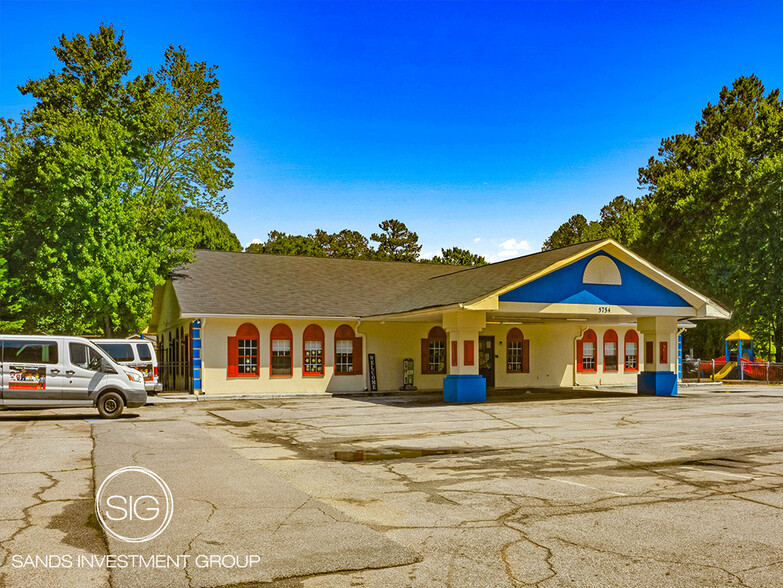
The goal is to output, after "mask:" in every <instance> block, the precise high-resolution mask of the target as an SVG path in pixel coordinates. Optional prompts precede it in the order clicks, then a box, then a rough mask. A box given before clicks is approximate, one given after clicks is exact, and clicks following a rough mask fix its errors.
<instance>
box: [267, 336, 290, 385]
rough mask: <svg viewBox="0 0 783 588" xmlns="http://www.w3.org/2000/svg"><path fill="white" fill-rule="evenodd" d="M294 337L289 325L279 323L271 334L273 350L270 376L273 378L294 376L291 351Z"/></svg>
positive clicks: (271, 347) (270, 339) (271, 348)
mask: <svg viewBox="0 0 783 588" xmlns="http://www.w3.org/2000/svg"><path fill="white" fill-rule="evenodd" d="M293 339H294V336H293V334H292V333H291V329H290V328H289V326H288V325H286V324H283V323H278V324H276V325H275V326H274V327H272V332H271V333H270V334H269V341H270V346H269V349H270V350H271V355H270V362H269V374H270V375H272V376H290V375H292V374H293V361H292V358H291V349H292V348H293Z"/></svg>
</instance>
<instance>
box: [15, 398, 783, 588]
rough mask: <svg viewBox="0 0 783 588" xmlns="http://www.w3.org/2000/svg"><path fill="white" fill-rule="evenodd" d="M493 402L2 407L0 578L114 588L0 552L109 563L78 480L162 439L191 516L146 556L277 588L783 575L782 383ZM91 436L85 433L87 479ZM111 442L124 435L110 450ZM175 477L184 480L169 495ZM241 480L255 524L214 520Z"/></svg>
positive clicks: (183, 581) (724, 581) (729, 581)
mask: <svg viewBox="0 0 783 588" xmlns="http://www.w3.org/2000/svg"><path fill="white" fill-rule="evenodd" d="M727 391H730V393H727ZM492 400H493V401H492V402H489V403H486V404H474V405H447V404H445V403H442V402H440V401H439V400H438V397H437V396H436V395H428V394H419V395H416V396H405V397H403V396H375V397H351V398H337V397H333V398H328V397H327V398H312V397H309V398H301V399H296V398H286V399H279V400H278V399H274V400H269V399H264V400H244V401H199V402H189V403H169V404H160V405H154V406H146V407H143V408H141V409H136V410H133V411H130V412H131V414H130V415H129V417H128V418H126V419H121V420H120V421H114V422H112V423H110V424H106V423H103V422H101V423H93V424H91V423H89V422H86V420H85V419H90V420H93V419H94V418H95V415H94V414H93V413H92V412H90V411H78V410H68V411H58V412H54V411H13V412H12V411H3V412H0V452H2V457H3V458H2V460H0V558H2V561H3V565H2V566H0V586H30V585H39V584H44V583H50V582H54V583H57V584H58V585H79V586H84V585H97V586H101V585H109V584H110V583H112V585H126V584H132V582H130V581H124V580H123V579H122V578H121V577H120V576H121V575H118V574H116V573H115V574H113V575H112V576H110V575H109V574H108V572H107V571H106V570H101V569H93V570H90V569H87V570H58V569H48V570H46V569H35V570H31V569H15V568H13V567H12V566H11V565H10V563H9V561H10V556H11V554H19V553H36V552H38V553H42V552H44V553H58V554H64V553H74V554H75V553H87V554H93V553H94V554H105V553H108V552H112V553H113V552H116V550H118V549H120V547H119V546H117V545H114V544H113V543H112V541H107V540H106V539H105V537H104V534H103V533H102V531H101V530H100V528H99V527H98V526H97V525H96V523H95V520H94V516H92V509H93V505H94V503H93V494H94V480H100V479H101V476H103V475H104V469H106V471H107V472H108V471H110V470H109V469H107V468H109V465H110V464H109V463H107V464H106V465H102V463H101V460H104V459H107V460H108V461H109V462H111V465H112V467H113V464H114V462H116V463H117V467H119V466H120V465H132V463H140V464H141V465H144V463H145V460H149V459H151V457H150V456H151V455H157V456H158V457H157V458H156V459H158V463H156V467H158V468H159V469H160V468H163V469H165V468H167V467H169V466H166V465H165V461H166V460H165V456H166V455H167V454H169V453H170V452H171V451H174V450H172V449H171V447H174V445H176V442H177V441H183V442H182V443H180V444H181V445H183V446H184V447H185V449H177V450H176V451H182V452H183V454H184V453H185V452H190V454H191V455H192V459H190V461H188V462H187V463H186V464H184V465H182V466H180V467H179V468H173V467H169V473H168V475H167V473H164V472H158V473H160V474H161V475H162V476H163V477H164V478H167V477H170V478H172V483H173V484H174V485H177V484H179V485H180V486H179V487H180V489H179V490H174V494H175V503H176V500H177V496H178V494H179V495H180V502H179V503H176V504H178V505H183V508H184V505H185V504H188V505H190V506H189V507H188V508H190V509H191V510H189V511H188V514H187V515H184V520H185V521H187V522H188V523H189V525H183V526H182V528H181V529H180V530H179V531H174V528H172V533H171V534H170V536H168V537H167V536H166V535H165V534H164V535H163V536H162V543H159V544H158V545H157V549H156V551H157V552H160V550H161V549H163V552H164V553H165V552H166V549H167V548H168V547H164V546H170V547H171V549H173V550H175V551H177V552H182V551H183V550H187V549H191V550H192V549H195V547H194V546H198V550H200V551H202V552H203V551H204V550H205V549H208V548H209V546H210V545H212V546H214V545H215V541H219V542H221V543H222V545H223V547H225V549H224V550H223V551H226V552H232V551H233V552H237V551H243V550H244V551H246V548H248V546H261V547H262V551H261V555H262V557H264V559H265V560H266V561H265V567H264V577H263V579H264V580H269V581H271V583H272V584H274V585H275V586H278V587H280V588H283V587H288V586H307V587H326V586H329V587H331V586H422V587H425V586H426V587H430V586H481V587H485V586H656V587H658V586H711V587H713V586H715V587H717V586H778V585H783V580H781V578H783V533H781V530H783V491H782V488H783V427H782V426H781V425H783V389H781V388H780V387H773V386H742V387H737V388H730V387H726V386H724V387H719V386H698V387H692V388H685V389H682V390H681V395H680V396H679V397H676V398H651V397H641V396H636V395H633V394H625V393H623V392H622V391H618V390H612V391H596V390H593V391H586V392H576V393H575V392H570V391H563V392H544V391H535V390H533V391H529V392H526V391H524V390H523V391H517V392H516V393H503V394H496V395H494V396H493V397H492ZM93 430H95V431H102V432H100V433H95V444H96V445H95V452H96V456H98V461H95V464H96V467H97V468H103V469H100V471H96V472H95V476H93V473H94V472H93V463H94V462H93ZM154 431H161V432H162V431H166V432H167V435H166V439H168V440H170V441H171V443H173V444H174V445H171V446H170V447H168V446H166V445H165V443H164V444H163V445H161V443H162V441H161V439H163V438H162V437H161V438H156V437H155V435H154V434H153V433H154ZM122 440H127V441H131V440H132V444H130V443H129V444H128V446H127V455H125V454H123V452H122V451H123V450H122V449H121V448H122V443H121V441H122ZM166 442H167V443H168V442H169V441H166ZM166 447H168V449H166ZM201 448H207V449H204V451H200V449H201ZM164 449H165V451H164ZM101 452H103V455H104V457H100V455H101V454H102V453H101ZM335 452H346V453H345V454H344V455H345V456H350V459H355V460H357V461H341V460H336V459H334V456H335ZM438 452H439V453H438ZM431 453H435V454H431ZM341 454H342V453H341ZM125 462H128V463H125ZM146 463H150V462H149V461H147V462H146ZM243 464H244V465H243ZM221 467H223V468H225V469H223V470H221ZM152 469H153V470H154V471H157V470H156V469H155V467H153V468H152ZM221 471H223V472H229V473H230V476H226V475H220V472H221ZM238 472H239V473H238ZM191 478H192V479H197V480H199V482H198V483H197V484H196V483H194V484H191V485H192V486H193V487H194V490H193V492H192V494H193V496H187V497H183V496H182V494H183V493H187V492H188V490H186V489H185V487H186V486H187V481H188V480H189V479H191ZM264 484H266V485H268V487H269V488H272V487H274V488H277V490H276V491H274V492H265V491H263V490H262V488H266V487H267V486H264ZM286 488H290V490H286ZM254 489H255V490H262V491H260V492H256V493H257V494H260V495H262V497H263V498H264V501H263V502H264V507H263V508H259V506H258V504H256V503H252V505H253V509H254V511H256V510H257V511H259V512H260V511H265V512H266V513H267V515H268V522H269V526H268V527H264V526H263V525H260V524H256V525H247V524H246V525H242V524H240V523H241V521H242V517H241V516H235V515H232V511H235V510H237V511H238V510H241V507H242V505H243V504H248V503H247V501H248V500H251V499H252V498H253V494H254ZM191 499H192V500H191ZM199 500H200V502H199ZM207 503H208V504H207ZM286 509H287V510H286ZM316 511H317V512H316ZM267 515H265V516H267ZM252 516H254V517H258V516H260V515H259V514H258V513H257V512H254V513H253V514H252ZM199 517H201V518H199ZM232 517H234V518H232ZM201 519H203V520H201ZM312 521H322V522H324V524H327V523H328V524H338V523H337V521H340V523H339V524H342V525H346V526H347V527H350V528H352V529H353V530H354V531H356V532H357V533H358V535H357V537H360V536H361V537H363V536H365V535H363V534H364V533H368V534H367V535H366V536H367V537H375V536H376V535H377V536H379V537H384V538H385V539H387V540H389V541H390V543H389V545H396V546H399V547H400V549H407V550H409V552H408V553H413V554H415V556H416V557H412V558H409V559H408V560H407V561H404V560H405V558H404V557H402V558H399V559H398V560H396V561H389V562H386V563H384V562H383V561H381V560H382V559H383V557H382V556H383V554H384V552H385V551H386V548H384V547H383V546H382V545H381V544H380V543H379V544H378V545H379V547H377V548H375V549H369V550H367V551H366V552H365V553H363V554H361V557H359V558H358V559H357V561H358V563H356V562H354V563H351V562H350V561H348V560H350V559H351V558H350V557H348V556H347V555H346V553H347V552H349V551H350V552H351V553H356V550H357V549H358V546H357V545H356V544H353V545H350V546H348V547H346V548H345V549H343V550H340V549H335V548H334V546H332V548H333V549H332V551H329V550H326V551H323V550H321V551H319V548H320V547H319V546H321V545H322V544H326V543H329V542H330V539H329V538H330V537H334V536H335V533H336V534H337V535H338V536H339V535H340V533H341V532H340V531H336V532H333V533H332V534H331V535H329V534H328V533H327V534H325V535H324V534H320V535H319V533H318V532H317V531H316V530H315V528H314V527H313V528H312V529H311V528H310V526H311V525H312V524H313V523H312ZM235 523H236V524H235ZM172 525H174V523H172ZM288 525H293V526H292V529H293V528H294V527H297V525H298V528H297V532H299V529H305V530H306V531H307V532H305V533H303V534H302V535H301V536H299V537H300V538H299V539H296V540H295V541H292V542H291V543H289V544H286V543H285V541H282V542H281V541H275V540H271V539H270V537H272V536H273V534H274V533H275V532H279V531H280V529H281V528H282V529H286V528H287V526H288ZM347 527H346V528H347ZM325 528H326V527H325ZM362 529H367V531H363V530H362ZM370 530H371V531H370ZM371 532H375V535H372V534H369V533H371ZM308 540H310V541H312V543H311V545H310V547H307V541H308ZM156 541H157V540H156ZM183 541H184V543H182V542H183ZM194 542H195V543H194ZM303 546H304V547H305V548H303ZM122 549H123V550H124V552H128V553H129V552H130V551H128V550H127V549H125V548H122ZM286 553H288V554H289V555H291V554H295V555H291V557H289V558H286V557H284V556H285V554H286ZM400 553H402V551H401V552H400ZM342 556H345V559H346V561H340V557H342ZM373 562H375V563H374V565H373ZM156 579H157V580H161V581H163V576H162V575H161V576H158V577H156V576H154V575H152V576H149V577H146V578H143V579H141V580H139V579H138V577H137V579H136V580H135V581H136V583H137V584H138V585H151V584H152V583H153V582H155V580H156ZM261 580H262V578H260V577H259V578H256V579H255V580H253V581H255V582H256V583H257V584H252V585H260V582H261ZM165 581H166V582H168V585H173V586H178V585H188V584H189V583H190V584H192V585H204V586H208V585H213V586H216V585H233V584H239V583H240V582H249V581H251V578H248V577H245V576H242V575H240V574H233V573H229V574H227V575H226V574H217V575H214V576H210V575H209V574H202V575H201V577H200V578H198V577H195V578H194V577H180V576H179V575H176V574H175V575H171V576H170V577H169V576H167V577H166V580H165ZM243 585H250V584H247V583H246V584H243ZM264 585H266V584H264Z"/></svg>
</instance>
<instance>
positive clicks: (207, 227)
mask: <svg viewBox="0 0 783 588" xmlns="http://www.w3.org/2000/svg"><path fill="white" fill-rule="evenodd" d="M171 244H172V246H173V247H178V248H183V249H209V250H211V251H242V244H241V243H240V242H239V239H238V238H237V236H236V235H235V234H234V233H232V232H231V229H229V228H228V225H227V224H226V223H225V222H224V221H223V220H222V219H220V218H218V217H217V216H215V215H214V214H212V213H211V212H209V211H206V210H202V209H200V208H196V207H195V206H188V207H187V208H186V209H185V211H184V212H183V213H182V214H181V215H180V216H179V217H178V219H177V223H176V225H175V226H174V228H173V236H172V239H171Z"/></svg>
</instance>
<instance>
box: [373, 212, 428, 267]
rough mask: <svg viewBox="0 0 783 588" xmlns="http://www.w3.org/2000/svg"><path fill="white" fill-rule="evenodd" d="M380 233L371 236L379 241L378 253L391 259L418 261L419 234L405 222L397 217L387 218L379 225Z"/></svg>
mask: <svg viewBox="0 0 783 588" xmlns="http://www.w3.org/2000/svg"><path fill="white" fill-rule="evenodd" d="M378 227H379V228H380V229H381V232H380V233H373V234H372V235H371V236H370V239H371V240H372V241H375V242H377V243H378V248H377V255H378V257H379V258H380V259H388V260H390V261H416V260H417V259H418V257H419V253H421V245H419V236H418V235H417V234H416V233H414V232H412V231H410V230H408V227H406V226H405V223H403V222H401V221H398V220H396V219H390V220H385V221H383V222H382V223H380V224H379V225H378Z"/></svg>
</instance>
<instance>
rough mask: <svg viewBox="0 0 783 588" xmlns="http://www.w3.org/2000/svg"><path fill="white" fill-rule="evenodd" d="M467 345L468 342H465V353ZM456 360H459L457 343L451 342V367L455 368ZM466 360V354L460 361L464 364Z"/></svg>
mask: <svg viewBox="0 0 783 588" xmlns="http://www.w3.org/2000/svg"><path fill="white" fill-rule="evenodd" d="M467 345H468V342H467V341H465V350H466V351H467V349H468V347H467ZM458 359H459V358H458V357H457V342H456V341H452V342H451V367H457V360H458ZM467 360H468V355H467V353H466V354H465V357H464V358H463V359H462V361H465V362H466V361H467ZM465 365H468V364H467V363H466V364H465Z"/></svg>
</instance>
